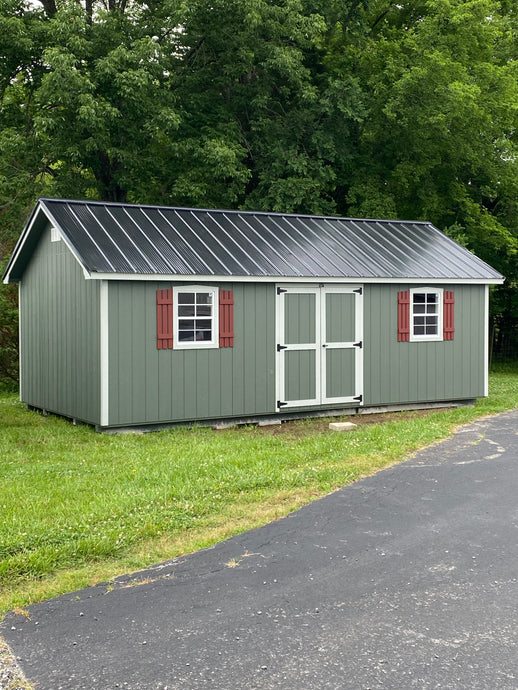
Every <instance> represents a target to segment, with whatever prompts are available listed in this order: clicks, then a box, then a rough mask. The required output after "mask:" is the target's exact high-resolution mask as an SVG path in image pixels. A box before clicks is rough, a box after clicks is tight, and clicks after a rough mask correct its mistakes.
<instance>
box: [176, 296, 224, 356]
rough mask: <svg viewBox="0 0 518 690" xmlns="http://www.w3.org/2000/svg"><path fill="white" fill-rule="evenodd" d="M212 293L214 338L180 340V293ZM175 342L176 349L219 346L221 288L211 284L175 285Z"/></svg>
mask: <svg viewBox="0 0 518 690" xmlns="http://www.w3.org/2000/svg"><path fill="white" fill-rule="evenodd" d="M180 292H195V293H196V292H209V293H212V338H211V340H180V338H179V337H178V322H179V320H180V319H181V318H185V317H181V316H180V315H179V314H178V307H179V303H178V293H180ZM173 342H174V349H175V350H206V349H215V348H218V347H219V288H217V287H214V286H209V285H176V286H174V287H173Z"/></svg>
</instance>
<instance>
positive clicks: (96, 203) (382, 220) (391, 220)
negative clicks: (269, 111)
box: [38, 197, 435, 227]
mask: <svg viewBox="0 0 518 690" xmlns="http://www.w3.org/2000/svg"><path fill="white" fill-rule="evenodd" d="M38 201H39V202H44V203H48V202H52V203H59V204H84V205H92V206H119V207H130V208H153V209H160V210H164V209H169V210H171V211H187V212H190V213H233V214H243V215H252V216H274V217H280V218H285V217H289V218H314V219H317V220H318V219H320V220H321V219H326V220H334V221H338V220H344V221H357V222H362V223H411V224H412V225H429V226H431V227H435V226H434V225H433V223H432V222H431V221H429V220H412V219H408V218H407V219H403V218H356V217H353V216H326V215H323V214H322V215H314V214H312V213H288V212H282V211H251V210H245V209H236V208H228V209H224V208H196V207H194V206H193V207H190V206H167V205H160V204H139V203H133V202H130V201H99V200H96V199H57V198H53V197H40V198H39V199H38Z"/></svg>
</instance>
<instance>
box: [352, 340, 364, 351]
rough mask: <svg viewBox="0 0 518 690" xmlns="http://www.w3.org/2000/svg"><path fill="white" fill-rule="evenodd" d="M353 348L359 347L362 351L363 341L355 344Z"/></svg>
mask: <svg viewBox="0 0 518 690" xmlns="http://www.w3.org/2000/svg"><path fill="white" fill-rule="evenodd" d="M353 347H359V348H360V350H361V349H362V347H363V340H360V341H359V342H357V343H353Z"/></svg>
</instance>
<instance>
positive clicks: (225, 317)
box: [219, 290, 234, 347]
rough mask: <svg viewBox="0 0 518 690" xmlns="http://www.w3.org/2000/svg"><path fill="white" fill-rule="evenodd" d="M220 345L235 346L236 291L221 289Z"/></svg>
mask: <svg viewBox="0 0 518 690" xmlns="http://www.w3.org/2000/svg"><path fill="white" fill-rule="evenodd" d="M219 346H220V347H234V293H233V291H232V290H220V291H219Z"/></svg>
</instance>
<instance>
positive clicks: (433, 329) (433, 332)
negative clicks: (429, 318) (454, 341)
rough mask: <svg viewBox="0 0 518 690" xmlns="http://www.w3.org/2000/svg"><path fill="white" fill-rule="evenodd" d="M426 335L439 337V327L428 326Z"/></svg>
mask: <svg viewBox="0 0 518 690" xmlns="http://www.w3.org/2000/svg"><path fill="white" fill-rule="evenodd" d="M426 335H437V326H426Z"/></svg>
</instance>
